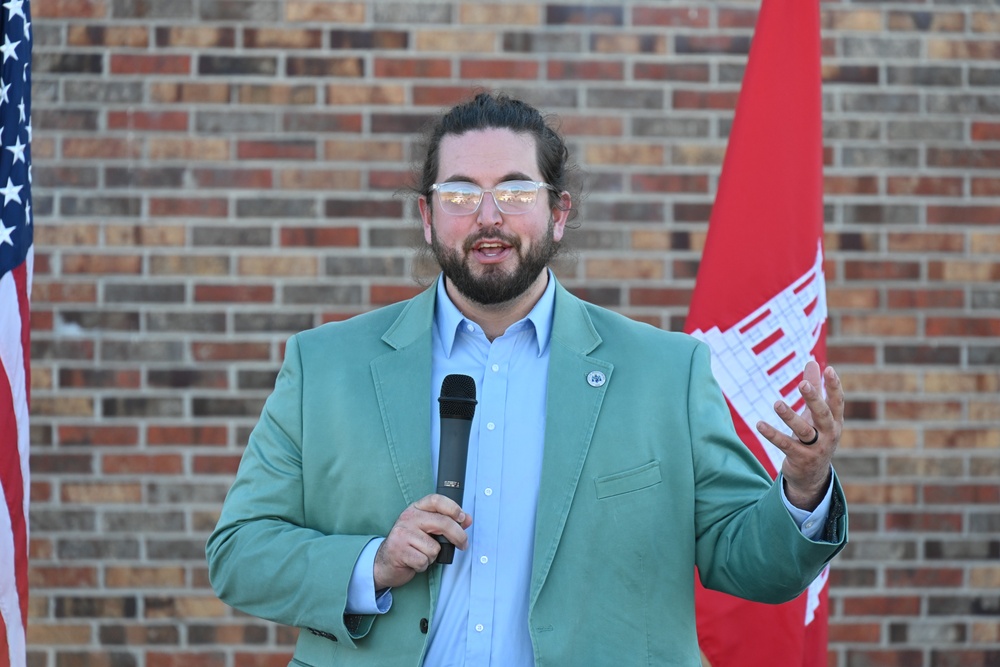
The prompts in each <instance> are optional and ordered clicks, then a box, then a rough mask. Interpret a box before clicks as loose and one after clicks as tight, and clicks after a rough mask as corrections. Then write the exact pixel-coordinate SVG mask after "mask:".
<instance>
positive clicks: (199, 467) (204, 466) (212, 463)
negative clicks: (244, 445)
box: [191, 454, 241, 475]
mask: <svg viewBox="0 0 1000 667" xmlns="http://www.w3.org/2000/svg"><path fill="white" fill-rule="evenodd" d="M240 458H241V456H240V455H239V454H229V455H224V454H223V455H218V456H195V457H194V459H193V460H192V462H191V468H192V471H193V472H194V473H195V474H197V475H235V474H236V469H237V468H239V465H240Z"/></svg>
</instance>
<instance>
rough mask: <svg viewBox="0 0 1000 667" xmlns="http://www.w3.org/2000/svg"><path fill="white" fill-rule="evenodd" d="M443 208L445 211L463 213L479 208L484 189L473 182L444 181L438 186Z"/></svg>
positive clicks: (456, 213) (454, 213)
mask: <svg viewBox="0 0 1000 667" xmlns="http://www.w3.org/2000/svg"><path fill="white" fill-rule="evenodd" d="M437 193H438V197H439V199H440V200H441V209H442V210H443V211H444V212H445V213H451V214H453V215H462V214H465V213H472V212H473V211H475V210H476V209H477V208H479V202H480V201H481V200H482V198H483V191H482V190H481V189H479V187H478V186H476V185H473V184H472V183H442V184H441V185H439V186H438V187H437Z"/></svg>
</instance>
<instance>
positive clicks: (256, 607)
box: [207, 285, 847, 667]
mask: <svg viewBox="0 0 1000 667" xmlns="http://www.w3.org/2000/svg"><path fill="white" fill-rule="evenodd" d="M435 298H436V297H435V290H434V288H433V287H432V288H431V289H429V290H427V291H425V292H423V293H422V294H420V295H418V296H417V297H415V298H414V299H411V300H409V301H406V302H403V303H398V304H395V305H392V306H388V307H386V308H382V309H379V310H376V311H373V312H370V313H367V314H364V315H360V316H358V317H355V318H352V319H351V320H348V321H345V322H338V323H331V324H326V325H324V326H321V327H319V328H316V329H313V330H310V331H305V332H303V333H300V334H297V335H295V336H293V337H292V338H291V339H290V340H289V341H288V345H287V347H286V350H285V361H284V363H283V365H282V367H281V371H280V373H279V375H278V379H277V382H276V385H275V389H274V392H273V393H272V394H271V396H270V397H269V398H268V399H267V402H266V403H265V405H264V410H263V413H262V414H261V418H260V422H259V423H258V424H257V426H256V428H255V429H254V431H253V433H252V434H251V436H250V442H249V444H248V445H247V448H246V451H245V453H244V455H243V460H242V462H241V464H240V467H239V471H238V473H237V476H236V480H235V482H234V484H233V486H232V488H231V490H230V491H229V494H228V496H227V497H226V500H225V503H224V505H223V508H222V513H221V516H220V518H219V523H218V526H217V527H216V529H215V531H214V532H213V533H212V535H211V537H210V538H209V541H208V546H207V554H208V564H209V573H210V577H211V582H212V585H213V587H214V588H215V591H216V592H217V594H218V595H219V597H220V598H221V599H222V600H224V601H225V602H227V603H228V604H230V605H232V606H233V607H236V608H237V609H240V610H242V611H244V612H246V613H248V614H252V615H254V616H258V617H261V618H265V619H270V620H272V621H276V622H279V623H283V624H286V625H291V626H297V627H299V628H301V629H302V630H301V631H300V632H299V639H298V643H297V645H296V647H295V656H294V658H293V660H292V663H291V664H293V665H311V666H315V667H321V666H326V665H373V666H375V665H377V666H379V667H387V666H393V665H407V666H409V667H413V666H417V665H420V664H421V659H422V656H423V653H424V650H425V648H426V639H427V636H428V635H427V634H426V632H427V622H428V619H431V618H433V614H434V608H435V605H436V604H437V602H438V600H437V597H438V591H439V589H440V581H441V577H440V566H432V567H431V569H430V570H428V571H427V572H425V573H423V574H420V575H418V576H417V577H416V578H415V579H413V581H411V582H410V583H408V584H406V585H405V586H401V587H399V588H397V589H394V590H393V593H392V595H393V604H392V608H391V609H390V610H389V612H388V613H386V614H384V615H381V616H356V615H349V614H345V613H344V611H345V608H346V597H347V587H348V582H349V580H350V575H351V571H352V569H353V567H354V564H355V562H356V560H357V558H358V555H359V554H360V552H361V550H362V549H363V548H364V546H365V545H366V544H367V543H368V541H369V540H371V539H372V538H373V537H376V536H384V535H386V534H388V532H389V529H390V528H391V527H392V525H393V523H394V522H395V521H396V518H397V517H398V516H399V514H400V512H401V511H402V510H403V509H404V508H405V507H406V506H407V505H409V504H410V503H412V502H413V501H415V500H417V499H419V498H421V497H423V496H424V495H426V494H428V493H432V492H433V491H434V488H435V479H434V471H432V470H431V456H430V451H431V443H430V430H431V429H430V425H431V421H430V420H431V419H432V415H431V410H430V403H431V402H430V400H429V399H428V392H430V391H432V388H431V386H430V382H431V327H432V322H433V315H434V301H435ZM550 345H551V351H550V362H549V382H548V398H547V401H548V402H547V417H546V424H545V452H544V459H543V464H542V480H541V489H540V494H539V499H538V510H537V524H536V530H535V544H534V557H533V561H532V577H531V590H530V597H529V626H530V633H531V639H532V643H533V646H534V653H535V662H536V664H537V665H560V666H561V665H619V664H620V665H636V664H655V665H683V666H685V667H698V666H699V665H700V664H701V662H700V658H699V651H698V644H697V636H696V631H695V614H694V577H695V566H697V567H698V571H699V573H700V577H701V580H702V581H703V583H704V584H705V585H706V586H707V587H709V588H713V589H718V590H722V591H725V592H728V593H732V594H734V595H739V596H742V597H745V598H749V599H752V600H757V601H762V602H782V601H785V600H789V599H791V598H793V597H795V596H796V595H798V594H799V593H800V592H801V591H802V590H804V589H805V587H806V586H808V584H809V583H810V582H811V581H812V580H813V579H814V578H815V577H816V576H817V574H818V573H819V572H820V571H821V569H822V568H823V566H824V565H825V564H826V563H827V562H828V561H829V560H830V559H831V558H832V557H833V556H834V555H835V554H836V553H837V552H838V551H839V550H840V549H841V548H843V546H844V544H845V542H846V532H847V530H846V528H847V519H846V513H844V512H840V511H838V512H836V513H835V515H834V516H833V518H832V519H831V521H830V522H828V526H827V527H828V534H829V535H832V536H833V537H832V542H814V541H810V540H807V539H806V538H804V537H803V536H802V534H801V532H800V531H799V530H798V528H797V527H796V526H795V524H794V522H793V521H792V519H791V517H790V516H789V514H788V512H787V510H786V509H785V508H784V506H783V504H782V501H781V498H780V490H779V485H778V484H776V483H772V482H771V479H770V478H769V476H768V475H767V473H766V472H765V470H764V469H763V467H762V466H761V465H760V464H759V463H758V462H757V460H756V459H755V458H754V457H753V455H752V454H751V453H750V452H749V450H747V448H746V447H745V446H744V445H743V444H742V443H741V442H740V440H739V439H738V437H737V435H736V433H735V431H734V429H733V425H732V419H731V417H730V414H729V410H728V408H727V406H726V402H725V400H724V398H723V396H722V394H721V392H720V390H719V388H718V386H717V385H716V383H715V381H714V379H713V377H712V373H711V366H710V361H709V351H708V348H707V347H706V346H705V345H704V344H702V343H699V342H697V341H696V340H694V339H693V338H690V337H688V336H685V335H682V334H677V333H668V332H664V331H661V330H659V329H656V328H655V327H652V326H648V325H645V324H640V323H637V322H634V321H632V320H629V319H627V318H625V317H622V316H621V315H618V314H615V313H613V312H611V311H609V310H605V309H603V308H599V307H597V306H594V305H592V304H588V303H586V302H584V301H581V300H579V299H577V298H576V297H574V296H572V295H571V294H569V293H568V292H567V291H566V290H564V289H563V288H562V287H561V286H558V285H557V288H556V300H555V316H554V323H553V329H552V340H551V344H550ZM592 371H601V372H603V373H604V375H605V377H606V379H607V381H606V382H605V383H604V384H603V385H601V386H598V387H594V386H591V384H590V383H588V381H587V376H588V374H589V373H591V372H592ZM835 505H836V506H837V507H838V508H840V507H843V506H844V500H843V492H842V490H841V488H840V485H839V482H837V481H836V480H835ZM501 641H502V638H501Z"/></svg>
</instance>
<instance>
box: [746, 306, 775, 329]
mask: <svg viewBox="0 0 1000 667" xmlns="http://www.w3.org/2000/svg"><path fill="white" fill-rule="evenodd" d="M770 314H771V309H770V308H768V309H767V310H765V311H764V312H763V313H761V314H760V315H758V316H757V317H755V318H753V320H751V321H750V323H749V324H744V325H743V326H742V327H740V333H741V334H745V333H746V332H748V331H750V330H751V329H753V328H754V327H755V326H757V325H758V324H760V323H761V322H763V321H764V318H766V317H767V316H768V315H770Z"/></svg>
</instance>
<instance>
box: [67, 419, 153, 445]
mask: <svg viewBox="0 0 1000 667" xmlns="http://www.w3.org/2000/svg"><path fill="white" fill-rule="evenodd" d="M59 443H60V444H62V445H100V446H107V445H115V446H122V445H136V444H138V443H139V429H138V428H137V427H135V426H96V425H92V424H79V425H69V424H66V425H61V426H59Z"/></svg>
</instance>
